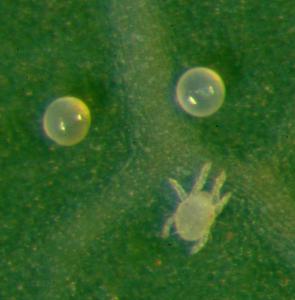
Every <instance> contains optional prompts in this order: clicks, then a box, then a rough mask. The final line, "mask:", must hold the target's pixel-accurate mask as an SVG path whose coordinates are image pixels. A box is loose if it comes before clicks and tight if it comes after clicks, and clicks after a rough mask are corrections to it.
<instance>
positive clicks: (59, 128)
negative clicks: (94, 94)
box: [43, 96, 91, 146]
mask: <svg viewBox="0 0 295 300" xmlns="http://www.w3.org/2000/svg"><path fill="white" fill-rule="evenodd" d="M90 120H91V117H90V112H89V109H88V107H87V105H86V104H85V103H84V102H83V101H82V100H80V99H78V98H75V97H69V96H67V97H62V98H58V99H56V100H55V101H53V102H52V103H51V104H50V105H49V106H48V107H47V109H46V111H45V114H44V117H43V128H44V131H45V133H46V135H47V136H48V137H49V138H51V139H52V140H53V141H54V142H56V143H57V144H59V145H62V146H72V145H75V144H77V143H79V142H81V141H82V140H83V139H84V138H85V136H86V135H87V133H88V130H89V127H90Z"/></svg>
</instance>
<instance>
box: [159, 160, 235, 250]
mask: <svg viewBox="0 0 295 300" xmlns="http://www.w3.org/2000/svg"><path fill="white" fill-rule="evenodd" d="M210 169H211V163H210V162H208V163H205V164H204V165H203V167H202V169H201V171H200V175H199V176H198V178H197V179H196V182H195V184H194V186H193V188H192V191H191V193H190V194H187V193H186V192H185V191H184V189H183V188H182V186H181V185H180V184H179V183H178V182H177V181H176V180H174V179H169V182H170V184H171V186H172V188H173V189H174V190H175V192H176V193H177V195H178V197H179V199H180V203H179V205H178V207H177V209H176V211H175V212H174V214H173V215H172V216H170V217H169V218H168V219H167V220H166V222H165V224H164V226H163V229H162V237H163V238H167V237H168V236H169V234H170V230H171V227H172V226H173V225H174V227H175V230H176V233H177V234H178V235H179V236H180V238H182V239H183V240H185V241H191V242H194V245H193V246H192V248H191V251H190V253H191V254H195V253H197V252H199V251H200V250H201V249H202V248H203V247H204V246H205V244H206V242H207V241H208V237H209V234H210V229H211V227H212V225H213V224H214V222H215V219H216V217H217V216H218V215H219V214H220V213H221V212H222V210H223V208H224V206H225V205H226V204H227V203H228V201H229V199H230V197H231V193H226V194H225V195H223V196H220V190H221V188H222V186H223V184H224V182H225V180H226V174H225V172H224V171H222V172H221V173H220V174H219V175H218V176H217V178H216V179H215V183H214V186H213V188H212V190H211V191H210V192H207V191H203V188H204V185H205V183H206V180H207V177H208V175H209V172H210Z"/></svg>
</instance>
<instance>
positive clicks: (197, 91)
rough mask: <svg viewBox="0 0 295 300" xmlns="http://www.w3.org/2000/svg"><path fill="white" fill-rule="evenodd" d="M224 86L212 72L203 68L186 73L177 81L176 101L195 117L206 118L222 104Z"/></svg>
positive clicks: (219, 78)
mask: <svg viewBox="0 0 295 300" xmlns="http://www.w3.org/2000/svg"><path fill="white" fill-rule="evenodd" d="M224 97H225V86H224V83H223V80H222V79H221V77H220V76H219V75H218V74H217V73H216V72H215V71H213V70H211V69H208V68H203V67H197V68H192V69H189V70H188V71H186V72H185V73H184V74H183V75H182V76H181V77H180V79H179V80H178V82H177V86H176V99H177V102H178V103H179V105H180V107H181V108H182V109H183V110H184V111H185V112H187V113H188V114H190V115H192V116H195V117H208V116H210V115H212V114H213V113H215V112H216V111H217V110H218V109H219V108H220V107H221V105H222V104H223V101H224Z"/></svg>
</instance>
